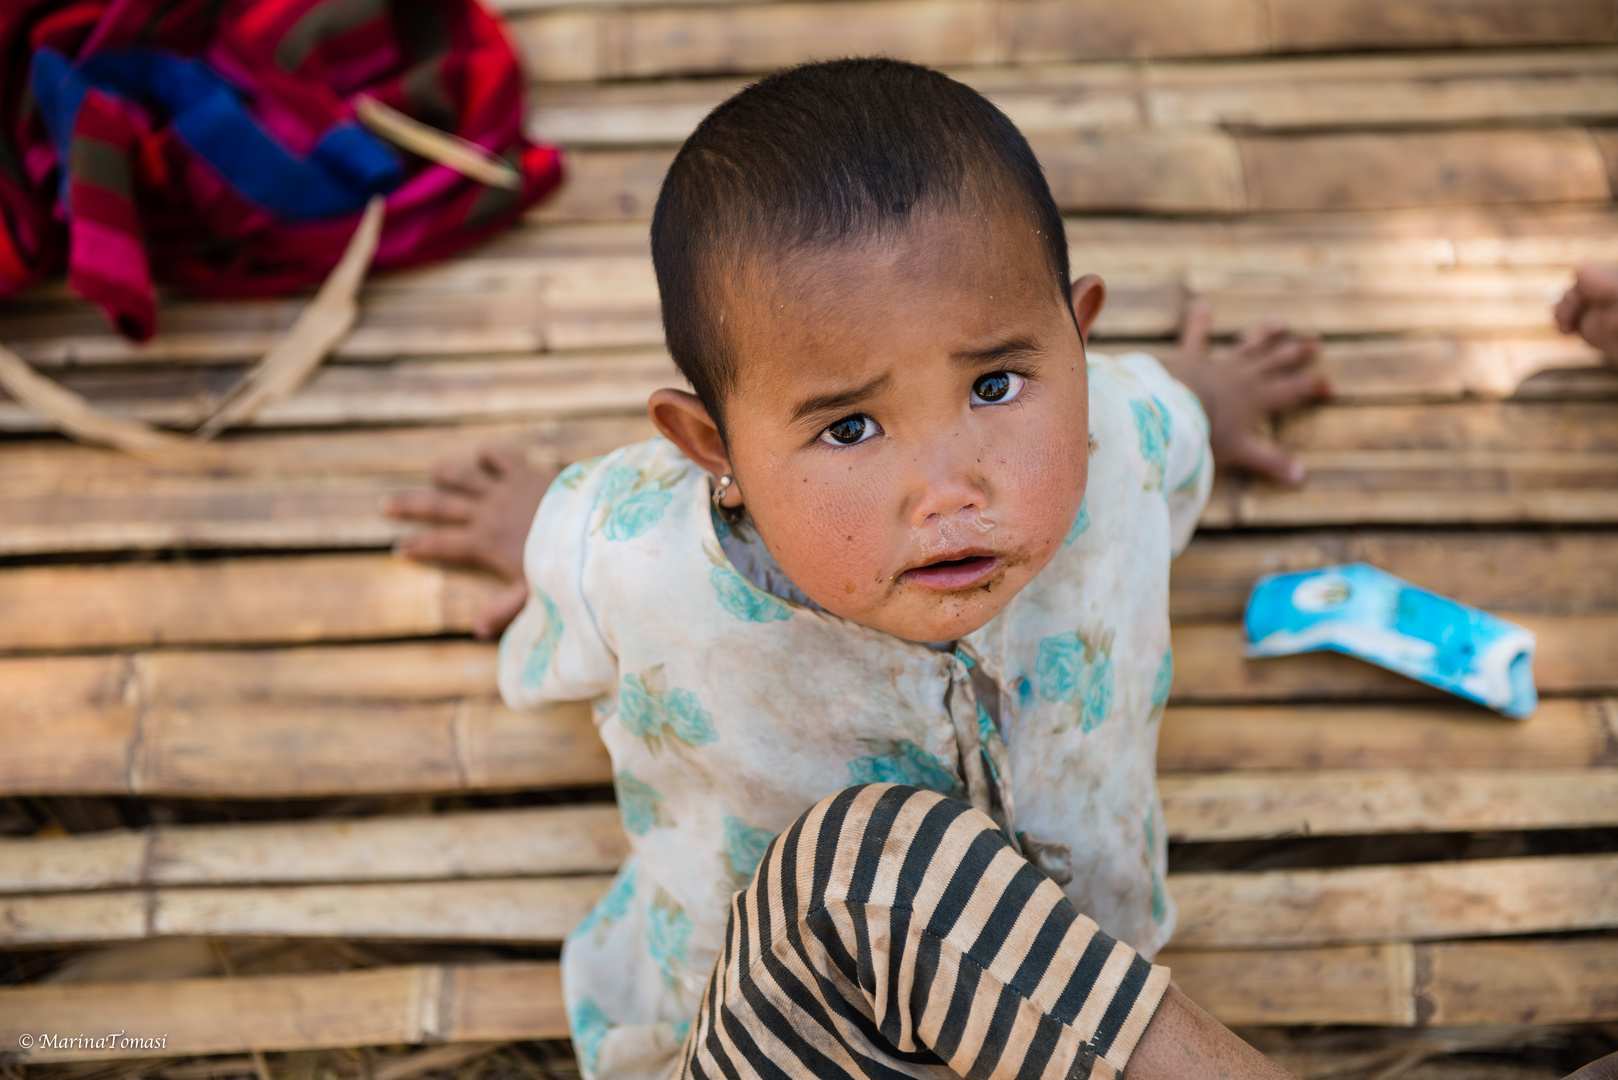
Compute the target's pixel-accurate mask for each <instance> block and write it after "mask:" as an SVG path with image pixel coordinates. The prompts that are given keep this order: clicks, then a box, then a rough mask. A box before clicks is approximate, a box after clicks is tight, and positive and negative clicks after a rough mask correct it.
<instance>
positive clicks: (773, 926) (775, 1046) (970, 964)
mask: <svg viewBox="0 0 1618 1080" xmlns="http://www.w3.org/2000/svg"><path fill="white" fill-rule="evenodd" d="M1167 988H1168V969H1167V968H1162V967H1154V966H1153V965H1151V964H1149V963H1147V962H1146V960H1144V959H1143V958H1142V957H1140V956H1139V955H1138V954H1137V953H1136V952H1135V951H1134V950H1133V949H1131V948H1129V947H1128V946H1127V945H1124V944H1123V943H1121V942H1118V941H1115V940H1113V939H1112V938H1110V937H1108V936H1107V935H1106V934H1104V933H1102V932H1101V931H1100V930H1099V929H1097V927H1096V925H1095V923H1093V922H1092V921H1091V920H1089V919H1088V918H1085V917H1084V916H1082V915H1080V914H1078V913H1077V912H1076V911H1075V910H1074V909H1073V907H1072V904H1071V903H1070V902H1069V901H1068V899H1067V897H1066V896H1065V895H1064V894H1063V892H1062V890H1061V888H1060V887H1059V886H1057V885H1056V884H1055V883H1053V882H1052V881H1050V880H1049V879H1048V878H1046V877H1045V876H1044V875H1043V874H1041V873H1040V872H1039V871H1038V870H1037V869H1035V868H1034V867H1033V866H1032V865H1030V864H1029V863H1028V862H1026V861H1025V860H1023V859H1022V858H1021V857H1020V856H1018V855H1017V854H1016V853H1015V852H1014V851H1012V850H1011V848H1010V847H1009V846H1008V845H1007V844H1006V841H1005V839H1004V837H1003V835H1002V834H1001V833H1000V831H999V830H998V828H997V827H996V826H995V824H994V822H993V821H992V820H991V819H990V818H988V817H987V816H986V815H984V814H982V813H980V812H978V811H976V810H973V809H972V808H971V807H970V806H969V805H967V804H965V803H962V802H959V801H957V800H953V799H947V798H944V797H943V796H940V795H937V794H935V793H932V792H926V791H918V790H916V789H914V788H907V787H901V786H897V785H887V784H873V785H866V786H863V787H858V788H850V789H848V790H846V791H843V792H841V793H839V794H837V795H835V796H832V797H831V798H828V799H826V800H824V801H822V802H821V803H819V804H818V805H816V806H815V807H814V808H813V809H812V810H811V811H810V812H809V813H808V814H806V815H805V816H804V817H803V818H801V819H800V820H799V821H798V822H797V824H796V825H795V826H794V827H793V828H791V829H789V830H788V831H787V832H785V833H783V834H782V835H781V836H780V837H778V838H777V839H776V840H775V842H774V843H773V844H772V845H771V847H770V850H769V852H768V854H767V855H766V856H765V860H764V862H763V863H762V864H761V866H760V868H759V871H758V874H757V876H756V877H755V879H754V881H753V883H752V885H751V886H750V887H749V888H748V889H747V890H745V891H743V892H741V893H738V894H737V896H736V898H735V900H734V902H733V907H732V918H731V924H730V929H729V932H728V935H727V942H726V947H725V952H724V954H723V956H722V957H721V960H720V962H719V964H718V966H716V968H715V972H714V976H713V978H712V980H711V981H710V983H709V987H708V991H707V996H706V999H705V1001H704V1003H703V1007H702V1010H701V1013H700V1014H699V1016H698V1019H697V1022H696V1024H695V1025H694V1026H693V1030H692V1033H691V1037H690V1039H689V1040H688V1042H687V1044H686V1048H685V1056H684V1072H685V1074H686V1075H690V1076H695V1077H704V1078H706V1077H713V1078H719V1077H724V1078H726V1080H733V1078H737V1077H747V1076H770V1077H781V1078H797V1077H883V1078H887V1077H898V1076H917V1075H928V1074H929V1073H931V1074H933V1075H939V1074H953V1075H955V1076H962V1077H968V1078H971V1080H979V1078H984V1080H987V1078H995V1080H1001V1078H1004V1080H1011V1078H1014V1077H1015V1078H1019V1080H1023V1078H1026V1080H1035V1078H1048V1080H1070V1078H1076V1077H1077V1078H1082V1077H1097V1078H1103V1080H1105V1078H1111V1077H1116V1076H1118V1075H1119V1074H1120V1073H1122V1071H1123V1069H1124V1066H1125V1065H1126V1064H1127V1063H1128V1061H1129V1057H1130V1054H1131V1053H1132V1052H1133V1051H1134V1049H1135V1047H1136V1045H1137V1044H1138V1043H1139V1042H1140V1039H1141V1036H1142V1035H1143V1034H1144V1033H1145V1030H1146V1026H1147V1024H1148V1023H1149V1022H1150V1021H1151V1018H1152V1015H1153V1013H1154V1012H1155V1011H1156V1008H1157V1005H1158V1003H1159V1001H1160V1000H1161V999H1162V996H1163V994H1164V992H1165V991H1166V990H1167Z"/></svg>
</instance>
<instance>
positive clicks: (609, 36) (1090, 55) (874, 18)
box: [513, 0, 1613, 82]
mask: <svg viewBox="0 0 1618 1080" xmlns="http://www.w3.org/2000/svg"><path fill="white" fill-rule="evenodd" d="M516 3H517V4H518V6H519V7H520V9H523V10H531V13H529V14H524V15H522V16H520V17H518V18H516V19H514V21H513V29H514V31H515V34H516V37H517V39H518V41H519V43H520V46H521V48H522V50H523V52H524V54H525V57H526V60H527V68H528V71H529V73H530V75H531V76H532V77H533V78H536V79H539V80H542V81H560V82H572V81H583V82H590V81H600V80H605V79H621V78H651V77H656V76H667V75H680V74H723V73H729V72H763V71H769V70H771V69H774V68H777V67H782V66H785V65H788V64H796V63H802V62H803V61H806V60H813V59H820V58H825V57H834V56H848V55H868V54H882V55H892V56H900V57H903V58H905V59H909V60H914V61H917V62H918V63H924V64H930V65H934V66H945V67H947V66H951V65H964V64H989V63H1007V62H1018V63H1026V62H1041V61H1044V62H1048V61H1070V60H1090V59H1110V58H1126V57H1165V58H1168V57H1189V56H1241V55H1252V54H1263V53H1272V52H1318V51H1344V50H1354V49H1360V50H1364V49H1371V48H1384V49H1412V48H1447V47H1456V46H1486V47H1495V48H1499V47H1504V46H1538V45H1580V44H1598V43H1601V44H1605V43H1610V42H1612V41H1613V11H1612V6H1611V3H1610V0H1554V2H1548V3H1547V2H1541V3H1534V2H1533V0H1487V2H1485V3H1480V4H1472V5H1468V7H1467V8H1466V9H1464V12H1462V13H1458V12H1457V9H1456V8H1455V7H1454V5H1453V4H1449V3H1444V2H1443V0H1420V2H1415V3H1412V2H1404V3H1399V2H1396V0H1375V2H1374V3H1370V4H1366V3H1363V2H1359V3H1351V2H1349V0H1332V2H1330V3H1310V2H1308V0H1282V2H1272V3H1270V4H1267V5H1261V4H1258V3H1255V2H1254V0H1218V2H1215V3H1206V2H1205V3H1193V2H1191V0H1154V2H1153V3H1150V4H1131V5H1127V6H1119V5H1116V4H1109V3H1105V2H1104V0H1081V2H1074V0H881V2H876V3H863V4H859V3H768V4H758V3H752V4H741V3H734V4H729V3H727V4H712V3H703V2H698V3H688V4H685V5H683V6H681V7H662V6H658V7H655V8H647V7H641V6H640V5H639V3H638V0H631V3H628V4H605V3H591V4H583V5H581V4H575V5H570V6H568V7H566V8H562V9H555V8H551V7H550V5H549V4H548V3H546V0H516Z"/></svg>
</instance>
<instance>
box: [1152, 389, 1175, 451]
mask: <svg viewBox="0 0 1618 1080" xmlns="http://www.w3.org/2000/svg"><path fill="white" fill-rule="evenodd" d="M1152 404H1153V405H1156V406H1157V415H1158V416H1159V417H1161V418H1162V420H1163V445H1164V446H1172V445H1173V444H1174V414H1172V413H1170V412H1169V407H1168V406H1167V405H1165V404H1163V399H1162V398H1160V397H1158V396H1157V395H1156V394H1153V395H1152Z"/></svg>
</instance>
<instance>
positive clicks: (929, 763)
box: [848, 739, 966, 796]
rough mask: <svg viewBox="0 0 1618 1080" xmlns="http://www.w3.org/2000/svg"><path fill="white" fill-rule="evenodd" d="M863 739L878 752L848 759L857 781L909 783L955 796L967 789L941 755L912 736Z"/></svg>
mask: <svg viewBox="0 0 1618 1080" xmlns="http://www.w3.org/2000/svg"><path fill="white" fill-rule="evenodd" d="M864 741H865V743H866V744H867V745H868V746H870V747H871V749H873V750H877V751H879V753H876V754H872V755H870V756H869V757H862V758H855V759H854V760H853V761H850V762H849V763H848V774H849V776H850V777H852V779H853V782H854V783H856V784H908V785H910V786H911V787H918V788H926V789H927V790H928V791H936V792H938V793H939V794H940V795H954V796H959V795H962V794H963V793H964V792H965V790H966V788H965V787H964V786H963V785H962V784H961V781H960V780H959V779H958V778H957V777H956V775H955V773H954V771H953V770H951V769H950V767H949V766H948V765H946V764H944V762H943V760H942V759H940V758H939V757H938V755H936V754H933V753H930V752H928V751H926V750H923V749H922V748H921V747H919V746H917V745H916V744H915V743H913V742H911V741H910V740H909V739H899V740H897V741H893V740H886V739H866V740H864Z"/></svg>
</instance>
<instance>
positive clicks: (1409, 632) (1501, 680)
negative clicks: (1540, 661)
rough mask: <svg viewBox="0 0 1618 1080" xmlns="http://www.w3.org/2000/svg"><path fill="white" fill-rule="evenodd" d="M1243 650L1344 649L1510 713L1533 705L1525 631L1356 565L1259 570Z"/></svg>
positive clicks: (1529, 641)
mask: <svg viewBox="0 0 1618 1080" xmlns="http://www.w3.org/2000/svg"><path fill="white" fill-rule="evenodd" d="M1247 640H1248V642H1249V644H1248V646H1247V655H1248V656H1250V657H1263V656H1289V655H1291V654H1293V653H1301V652H1318V651H1322V650H1326V651H1331V652H1340V653H1345V654H1347V655H1349V656H1354V657H1358V658H1359V659H1361V660H1366V661H1369V662H1370V663H1373V664H1376V665H1378V666H1379V667H1384V668H1387V669H1388V670H1389V671H1395V672H1398V673H1399V674H1400V675H1405V676H1408V677H1409V678H1412V679H1416V680H1418V681H1420V682H1424V683H1426V684H1427V685H1429V686H1436V687H1437V688H1438V689H1440V690H1445V691H1448V692H1449V693H1451V694H1455V695H1457V696H1459V697H1463V698H1466V699H1467V700H1468V701H1475V702H1477V703H1478V704H1480V705H1486V706H1488V707H1489V708H1491V709H1495V710H1497V711H1498V712H1501V713H1504V714H1505V715H1507V716H1510V717H1514V718H1516V719H1518V720H1522V719H1526V718H1527V717H1529V716H1530V715H1532V714H1533V711H1534V709H1535V708H1536V707H1537V706H1538V704H1539V696H1538V694H1537V693H1536V692H1535V690H1534V669H1533V665H1534V635H1533V634H1531V633H1529V632H1528V631H1527V630H1524V629H1523V628H1522V627H1520V626H1517V625H1516V624H1514V623H1509V622H1507V621H1506V620H1504V619H1502V618H1500V617H1498V616H1496V615H1491V614H1489V613H1488V612H1487V611H1480V610H1478V609H1477V608H1475V607H1469V606H1468V605H1466V604H1461V603H1457V602H1456V601H1454V600H1451V599H1449V598H1448V597H1447V596H1440V595H1438V594H1437V593H1434V592H1429V591H1428V590H1426V589H1422V588H1418V587H1416V586H1414V585H1412V584H1410V583H1409V582H1407V581H1402V580H1400V579H1399V578H1396V577H1394V576H1393V575H1392V574H1389V573H1387V572H1386V571H1383V570H1378V569H1377V568H1376V567H1374V566H1369V565H1367V564H1365V563H1349V564H1348V565H1345V566H1328V567H1323V568H1321V569H1319V570H1306V571H1303V572H1300V573H1293V574H1271V575H1269V576H1267V577H1263V578H1260V579H1259V580H1258V583H1257V584H1255V585H1254V586H1253V595H1252V596H1251V597H1249V598H1248V601H1247Z"/></svg>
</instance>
